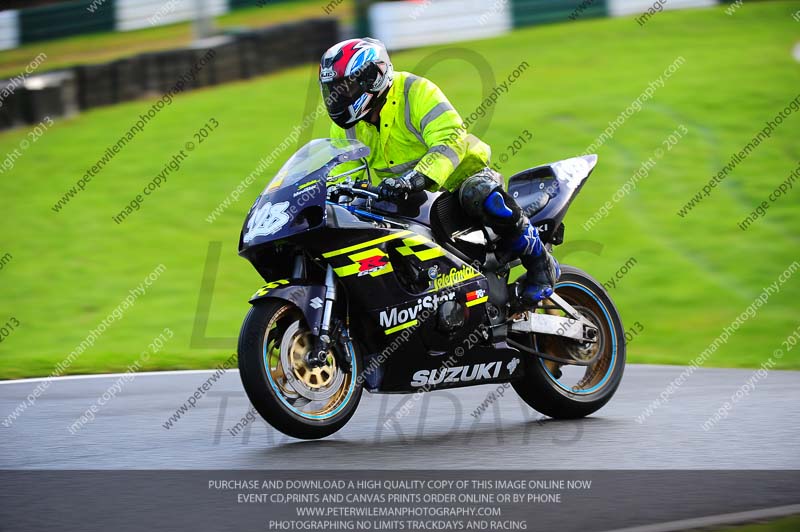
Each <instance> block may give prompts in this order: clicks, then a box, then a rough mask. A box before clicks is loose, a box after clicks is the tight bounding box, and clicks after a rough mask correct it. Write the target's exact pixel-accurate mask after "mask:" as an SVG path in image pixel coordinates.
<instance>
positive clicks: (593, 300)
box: [512, 265, 625, 419]
mask: <svg viewBox="0 0 800 532" xmlns="http://www.w3.org/2000/svg"><path fill="white" fill-rule="evenodd" d="M556 293H557V294H558V295H559V296H561V297H562V298H564V299H565V300H566V301H567V302H568V303H569V304H570V305H572V306H573V307H575V308H576V309H578V310H580V311H581V313H582V314H584V316H586V317H587V318H589V319H590V321H594V322H596V323H595V325H597V326H598V328H599V330H600V335H599V337H598V344H597V345H598V350H599V351H600V354H598V356H597V359H596V360H595V362H594V363H593V364H592V365H591V366H588V367H587V370H586V373H585V375H584V377H583V378H582V379H581V380H580V381H579V382H577V383H576V384H575V385H574V386H568V385H565V384H564V383H562V382H560V381H559V378H560V377H559V376H560V374H561V370H560V367H559V366H558V365H557V364H555V363H553V362H550V361H545V360H543V359H541V358H539V357H535V356H533V355H530V356H526V357H525V363H526V371H525V376H524V377H522V378H521V379H518V380H516V381H513V382H512V386H513V387H514V390H515V391H516V392H517V394H519V396H520V397H521V398H522V400H523V401H525V402H526V403H527V404H528V405H529V406H530V407H531V408H533V409H535V410H537V411H538V412H541V413H542V414H544V415H546V416H549V417H552V418H555V419H576V418H581V417H585V416H588V415H590V414H592V413H594V412H596V411H597V410H599V409H600V408H602V407H603V406H604V405H605V404H606V403H607V402H608V401H609V400H610V399H611V397H612V396H613V395H614V393H615V392H616V391H617V388H618V387H619V384H620V382H621V380H622V374H623V372H624V370H625V330H624V328H623V326H622V319H621V318H620V315H619V312H618V311H617V308H616V307H615V306H614V302H613V301H612V300H611V297H610V296H609V295H608V292H606V290H605V289H604V288H603V285H601V284H600V283H599V282H597V281H596V280H595V279H593V278H592V277H591V276H590V275H589V274H587V273H586V272H584V271H582V270H579V269H578V268H574V267H572V266H564V265H562V266H561V277H560V279H559V281H558V283H556ZM578 307H580V308H578ZM514 339H515V340H517V341H518V342H520V343H523V344H525V345H526V346H529V347H531V348H533V349H535V350H537V351H540V352H543V353H547V354H550V355H555V356H559V357H564V358H568V356H567V355H566V353H565V352H564V350H565V349H574V347H572V346H571V345H570V344H569V342H574V345H575V346H577V345H578V344H577V342H575V341H573V340H568V339H561V338H558V337H553V336H544V335H540V336H539V337H537V336H536V335H532V334H529V335H519V336H518V335H514ZM601 342H602V343H601Z"/></svg>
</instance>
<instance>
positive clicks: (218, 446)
mask: <svg viewBox="0 0 800 532" xmlns="http://www.w3.org/2000/svg"><path fill="white" fill-rule="evenodd" d="M681 371H683V368H681V367H676V366H650V365H629V366H628V367H627V368H626V372H625V376H624V378H623V381H622V385H621V387H620V388H619V390H618V391H617V394H616V396H615V397H614V398H613V399H612V400H611V402H610V403H609V404H607V405H606V406H605V407H604V408H603V409H601V410H600V411H599V412H597V413H595V414H594V415H593V416H591V417H589V418H586V419H583V420H577V421H555V420H549V419H543V418H542V416H540V415H539V414H538V413H536V412H535V411H533V410H532V409H530V408H529V407H528V406H527V405H525V404H524V403H523V402H522V401H521V400H520V399H519V398H518V397H517V395H516V393H515V392H514V391H513V389H511V388H508V389H507V390H504V392H505V393H504V395H503V396H502V397H501V398H500V399H499V400H498V401H496V402H494V403H493V404H492V405H491V406H490V407H489V408H488V409H487V410H486V412H484V413H483V414H482V415H481V416H480V418H479V419H476V418H475V417H474V416H473V415H472V413H473V412H474V411H475V409H476V408H477V407H478V406H479V405H480V404H481V403H482V402H483V401H484V399H486V397H487V394H489V393H490V392H492V391H493V390H497V388H498V387H497V386H496V385H484V386H477V387H470V388H462V389H457V390H450V391H439V392H433V393H428V394H421V395H412V396H408V395H372V394H369V393H366V392H365V393H364V395H363V397H362V399H361V404H360V405H359V407H358V411H357V412H356V414H355V416H354V417H353V418H352V419H351V420H350V422H349V423H348V424H347V425H346V426H345V427H344V429H342V430H341V431H339V432H338V433H336V434H334V435H333V436H331V437H329V438H327V439H325V440H321V441H299V440H295V439H292V438H289V437H287V436H284V435H283V434H281V433H278V432H276V431H275V430H273V429H272V428H270V427H268V426H267V425H266V423H264V422H263V421H261V419H260V418H258V419H257V420H256V421H255V422H253V423H249V424H248V425H247V426H246V427H245V428H244V429H243V430H241V431H239V432H238V433H237V434H236V435H233V434H232V433H231V429H232V428H233V427H234V426H235V425H236V424H237V423H238V422H239V421H240V420H241V419H242V418H243V417H244V416H245V415H246V414H247V412H248V410H249V408H250V404H249V402H248V400H247V398H246V396H245V394H244V391H243V389H242V385H241V381H240V380H239V375H238V372H237V371H228V372H227V373H225V374H224V375H223V376H222V377H221V378H220V379H219V380H218V381H217V382H215V383H214V384H213V386H211V388H210V390H208V391H207V392H205V394H204V395H203V396H202V397H201V399H200V400H198V401H197V404H196V407H194V408H191V409H189V410H188V411H187V413H185V414H183V416H182V417H181V418H180V419H179V420H177V421H176V422H174V423H173V425H172V426H171V428H169V429H167V428H165V427H164V424H165V423H166V422H167V421H168V420H169V418H170V416H171V415H173V414H175V411H176V409H178V408H179V407H180V406H181V405H183V404H184V402H185V401H187V399H188V398H189V396H191V395H192V394H193V393H194V392H195V390H197V389H198V388H199V387H200V386H202V385H203V383H205V382H206V381H207V380H208V377H209V376H210V375H211V373H212V372H210V371H208V372H169V373H162V374H154V373H149V374H139V375H137V376H136V378H135V379H133V380H132V381H130V382H127V383H124V382H123V383H121V391H119V392H118V393H117V394H116V397H114V398H112V399H111V400H110V401H108V402H107V403H106V404H105V405H103V406H101V407H100V408H99V409H98V410H97V413H96V418H95V419H94V421H91V422H89V423H87V424H85V425H83V426H82V427H80V428H78V429H77V430H74V429H75V428H76V427H75V426H73V431H74V433H72V432H71V431H70V429H69V427H70V425H72V424H73V423H74V422H76V421H77V420H78V419H79V418H80V416H81V414H82V413H84V412H85V411H86V410H87V409H89V408H90V407H91V406H92V405H93V404H97V403H96V402H97V400H98V398H99V397H101V396H102V395H103V393H104V392H106V391H107V390H108V389H109V388H110V387H112V385H113V384H114V383H115V382H120V381H119V378H120V377H119V376H102V377H91V378H80V377H79V378H62V379H57V380H55V381H53V382H52V383H51V385H50V386H49V388H48V389H47V390H46V391H45V392H44V394H43V395H42V396H41V397H39V398H38V400H37V401H36V403H35V404H34V405H33V406H30V407H28V409H27V410H26V411H24V412H23V413H22V414H21V415H20V416H19V417H18V418H17V419H16V420H14V422H13V423H12V424H11V425H10V427H6V426H4V425H3V424H2V423H1V422H2V421H3V420H7V417H6V416H8V415H9V414H10V413H11V412H12V411H13V410H14V409H15V408H16V407H17V405H18V404H19V403H20V401H23V400H24V399H25V397H26V396H27V395H28V394H30V393H31V392H33V390H34V388H35V387H36V386H37V384H38V382H37V381H36V380H24V381H9V382H4V383H0V434H2V437H0V469H296V468H298V467H302V468H311V469H314V470H320V469H330V468H337V469H398V468H399V469H587V470H596V469H639V470H642V469H702V470H708V469H727V470H742V469H747V470H757V469H795V470H797V469H800V438H798V427H800V372H796V371H770V372H769V373H768V374H767V375H766V377H764V378H761V379H759V380H757V382H754V383H753V387H752V388H753V389H752V390H750V391H749V394H748V395H742V397H741V399H740V400H739V401H738V402H735V403H733V404H732V408H730V410H729V412H728V415H727V417H726V418H724V419H722V420H721V421H719V422H718V423H717V424H716V425H715V426H713V427H712V428H710V429H709V430H704V429H703V424H704V423H705V422H706V421H707V420H708V419H709V418H710V417H711V416H713V414H714V413H715V412H716V411H717V410H718V409H719V408H720V407H722V406H723V404H724V403H725V402H726V401H731V398H732V397H733V396H735V395H736V393H737V390H739V389H740V388H741V387H742V386H744V385H745V384H746V383H747V382H748V380H750V379H751V378H752V377H753V376H754V370H749V369H705V368H700V369H698V370H696V371H695V372H694V373H693V374H692V375H691V376H689V377H688V378H687V379H686V380H685V382H684V383H683V385H682V386H680V387H678V388H677V389H673V393H671V394H670V395H669V396H668V398H669V400H668V402H666V403H665V404H662V405H661V406H659V407H658V408H656V409H655V410H654V411H653V412H652V413H651V415H649V416H648V417H646V418H645V419H642V418H640V417H639V416H641V415H642V414H643V413H644V412H645V409H646V408H647V406H648V405H649V404H650V403H651V401H653V400H655V399H656V398H657V397H658V396H659V395H660V394H662V392H664V391H665V390H666V389H667V388H668V386H669V384H670V383H671V382H672V381H673V380H674V379H675V378H677V377H678V376H679V375H680V374H681ZM402 412H405V414H404V415H403V414H402ZM637 418H638V419H637ZM390 419H391V420H393V421H389V422H388V423H387V421H388V420H390ZM331 453H335V454H336V459H335V460H331ZM798 502H800V501H798Z"/></svg>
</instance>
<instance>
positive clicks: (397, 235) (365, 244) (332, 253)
mask: <svg viewBox="0 0 800 532" xmlns="http://www.w3.org/2000/svg"><path fill="white" fill-rule="evenodd" d="M410 234H411V231H399V232H397V233H392V234H391V235H386V236H382V237H380V238H376V239H375V240H370V241H368V242H362V243H360V244H356V245H354V246H350V247H347V248H342V249H337V250H334V251H329V252H327V253H323V254H322V256H323V257H324V258H326V259H329V258H331V257H336V256H338V255H344V254H345V253H350V252H351V251H356V250H359V249H361V248H365V247H368V246H374V245H376V244H382V243H383V242H388V241H390V240H395V239H397V238H403V237H404V236H407V235H410Z"/></svg>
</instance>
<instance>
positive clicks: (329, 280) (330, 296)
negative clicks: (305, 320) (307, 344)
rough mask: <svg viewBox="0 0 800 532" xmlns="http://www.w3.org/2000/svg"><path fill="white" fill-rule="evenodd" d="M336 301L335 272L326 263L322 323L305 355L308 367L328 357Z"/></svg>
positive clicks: (322, 361)
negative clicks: (312, 346)
mask: <svg viewBox="0 0 800 532" xmlns="http://www.w3.org/2000/svg"><path fill="white" fill-rule="evenodd" d="M335 302H336V274H335V273H334V272H333V266H331V265H330V264H329V265H328V267H327V269H326V270H325V302H324V303H323V305H324V309H323V311H322V323H321V324H320V331H319V336H318V337H317V338H316V340H315V342H314V348H313V349H311V350H310V351H309V352H308V355H306V362H307V363H308V365H309V366H310V367H312V368H313V367H319V366H323V365H325V362H326V360H327V358H328V350H329V348H330V345H331V335H330V333H331V322H332V318H333V304H334V303H335Z"/></svg>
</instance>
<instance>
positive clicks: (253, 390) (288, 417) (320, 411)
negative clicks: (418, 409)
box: [239, 300, 362, 439]
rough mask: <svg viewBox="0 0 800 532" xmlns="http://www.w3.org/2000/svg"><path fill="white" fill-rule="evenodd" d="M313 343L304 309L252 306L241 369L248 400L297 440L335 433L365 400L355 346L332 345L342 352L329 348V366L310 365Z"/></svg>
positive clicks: (270, 303) (274, 303)
mask: <svg viewBox="0 0 800 532" xmlns="http://www.w3.org/2000/svg"><path fill="white" fill-rule="evenodd" d="M312 341H313V337H312V335H311V331H310V330H309V328H308V326H307V324H306V323H305V320H304V319H303V314H302V312H301V311H300V310H299V309H298V308H297V307H296V306H294V305H292V304H291V303H288V302H286V301H282V300H263V301H260V302H258V303H256V304H255V305H253V307H252V308H251V309H250V312H249V313H248V314H247V317H246V318H245V321H244V324H243V325H242V330H241V333H240V334H239V373H240V375H241V378H242V384H243V385H244V389H245V391H246V392H247V396H248V397H249V398H250V402H251V403H253V406H254V407H255V408H256V410H257V411H258V413H259V414H261V416H262V417H263V418H264V419H265V420H266V421H267V422H268V423H269V424H270V425H272V426H273V427H275V428H276V429H278V430H279V431H281V432H283V433H284V434H287V435H289V436H292V437H294V438H301V439H317V438H324V437H325V436H329V435H330V434H333V433H334V432H336V431H337V430H339V429H340V428H342V427H343V426H344V425H345V423H347V421H348V420H349V419H350V417H352V415H353V413H355V410H356V407H357V406H358V402H359V400H360V398H361V391H362V386H361V381H360V379H358V378H355V377H354V376H355V375H358V371H359V370H360V367H361V364H360V360H358V356H357V354H356V351H355V349H354V348H353V345H352V344H350V343H348V344H347V345H346V346H345V347H344V348H341V347H338V346H336V347H334V348H332V349H340V350H341V351H342V352H337V353H334V352H333V350H331V351H330V352H329V354H328V357H327V360H326V362H325V364H323V365H322V366H320V367H313V368H312V367H310V366H309V365H308V364H306V355H307V354H308V352H309V350H310V349H311V347H312V345H313V342H312ZM339 361H346V363H347V364H346V365H347V366H349V368H346V369H345V368H343V367H342V364H341V363H340V362H339Z"/></svg>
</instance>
